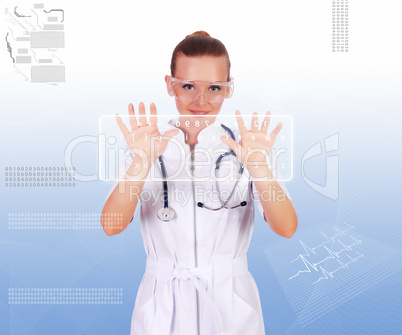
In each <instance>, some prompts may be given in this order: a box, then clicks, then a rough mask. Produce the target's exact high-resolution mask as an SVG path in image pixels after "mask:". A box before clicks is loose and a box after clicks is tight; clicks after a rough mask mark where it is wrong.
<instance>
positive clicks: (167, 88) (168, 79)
mask: <svg viewBox="0 0 402 335" xmlns="http://www.w3.org/2000/svg"><path fill="white" fill-rule="evenodd" d="M165 83H166V90H167V92H168V94H169V95H170V96H171V97H172V96H173V94H171V93H170V90H169V86H170V76H168V75H166V76H165Z"/></svg>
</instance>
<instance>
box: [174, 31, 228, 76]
mask: <svg viewBox="0 0 402 335" xmlns="http://www.w3.org/2000/svg"><path fill="white" fill-rule="evenodd" d="M180 54H182V55H185V56H188V57H191V56H215V57H219V56H226V58H227V60H228V79H227V80H229V78H230V60H229V54H228V52H227V50H226V47H225V45H224V44H223V43H222V42H221V41H219V40H218V39H216V38H213V37H211V35H209V34H208V33H207V32H206V31H203V30H199V31H196V32H194V33H192V34H191V35H187V36H186V37H185V38H184V39H183V40H182V41H181V42H180V43H179V44H178V45H177V46H176V48H175V49H174V50H173V54H172V60H171V63H170V72H171V75H172V77H174V73H175V70H176V59H177V57H178V56H179V55H180Z"/></svg>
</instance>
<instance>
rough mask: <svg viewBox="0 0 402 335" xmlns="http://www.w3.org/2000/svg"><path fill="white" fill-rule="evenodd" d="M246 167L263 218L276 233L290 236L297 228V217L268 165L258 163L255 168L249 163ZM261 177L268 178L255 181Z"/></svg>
mask: <svg viewBox="0 0 402 335" xmlns="http://www.w3.org/2000/svg"><path fill="white" fill-rule="evenodd" d="M247 169H248V170H249V172H250V175H251V177H252V179H253V183H254V185H255V187H256V190H257V194H258V196H259V199H260V203H261V205H262V207H263V209H264V220H265V221H266V222H267V223H268V225H269V226H270V228H271V229H272V231H273V232H275V233H276V234H278V235H280V236H283V237H287V238H290V237H292V236H293V234H294V233H295V231H296V229H297V222H298V219H297V215H296V211H295V209H294V207H293V205H292V203H291V201H290V200H289V198H288V197H287V196H286V193H285V191H284V190H283V189H282V188H281V187H280V185H279V184H278V182H277V181H275V178H274V177H273V175H272V172H271V171H270V169H269V168H268V166H266V165H265V166H261V165H259V166H258V168H255V166H253V165H251V166H250V165H249V166H248V168H247ZM266 177H268V178H266ZM262 178H264V179H268V180H260V181H256V180H258V179H262ZM254 179H256V180H254Z"/></svg>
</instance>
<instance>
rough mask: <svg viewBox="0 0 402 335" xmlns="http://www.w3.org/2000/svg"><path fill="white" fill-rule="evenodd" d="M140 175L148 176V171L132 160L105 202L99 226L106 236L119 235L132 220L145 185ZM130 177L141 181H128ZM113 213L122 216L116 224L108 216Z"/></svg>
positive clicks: (112, 217) (110, 216)
mask: <svg viewBox="0 0 402 335" xmlns="http://www.w3.org/2000/svg"><path fill="white" fill-rule="evenodd" d="M141 170H142V171H141ZM140 173H142V177H144V176H146V175H147V174H148V169H144V168H143V167H142V166H141V164H139V163H138V162H137V161H136V160H133V161H132V163H131V165H130V166H129V168H128V169H127V172H126V173H125V175H124V176H123V178H122V180H121V181H120V182H119V184H118V185H117V186H116V187H115V189H114V190H113V192H112V193H111V194H110V195H109V197H108V199H107V200H106V203H105V205H104V206H103V209H102V214H101V224H102V228H103V230H104V232H105V233H106V235H108V236H112V235H116V234H119V233H121V232H122V231H123V230H125V229H126V228H127V226H128V225H129V224H130V223H131V221H132V220H133V218H134V213H135V210H136V208H137V206H138V205H139V204H138V203H139V200H140V196H141V192H142V189H143V187H144V183H145V180H143V179H145V178H142V177H141V176H140ZM130 176H139V177H136V179H141V180H130V178H129V177H130ZM114 213H118V214H121V215H122V216H118V218H119V220H118V221H117V222H116V217H115V216H112V215H110V214H114Z"/></svg>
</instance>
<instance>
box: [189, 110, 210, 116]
mask: <svg viewBox="0 0 402 335" xmlns="http://www.w3.org/2000/svg"><path fill="white" fill-rule="evenodd" d="M189 111H190V112H191V113H192V114H195V115H204V114H208V113H209V112H208V111H199V110H191V109H189Z"/></svg>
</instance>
